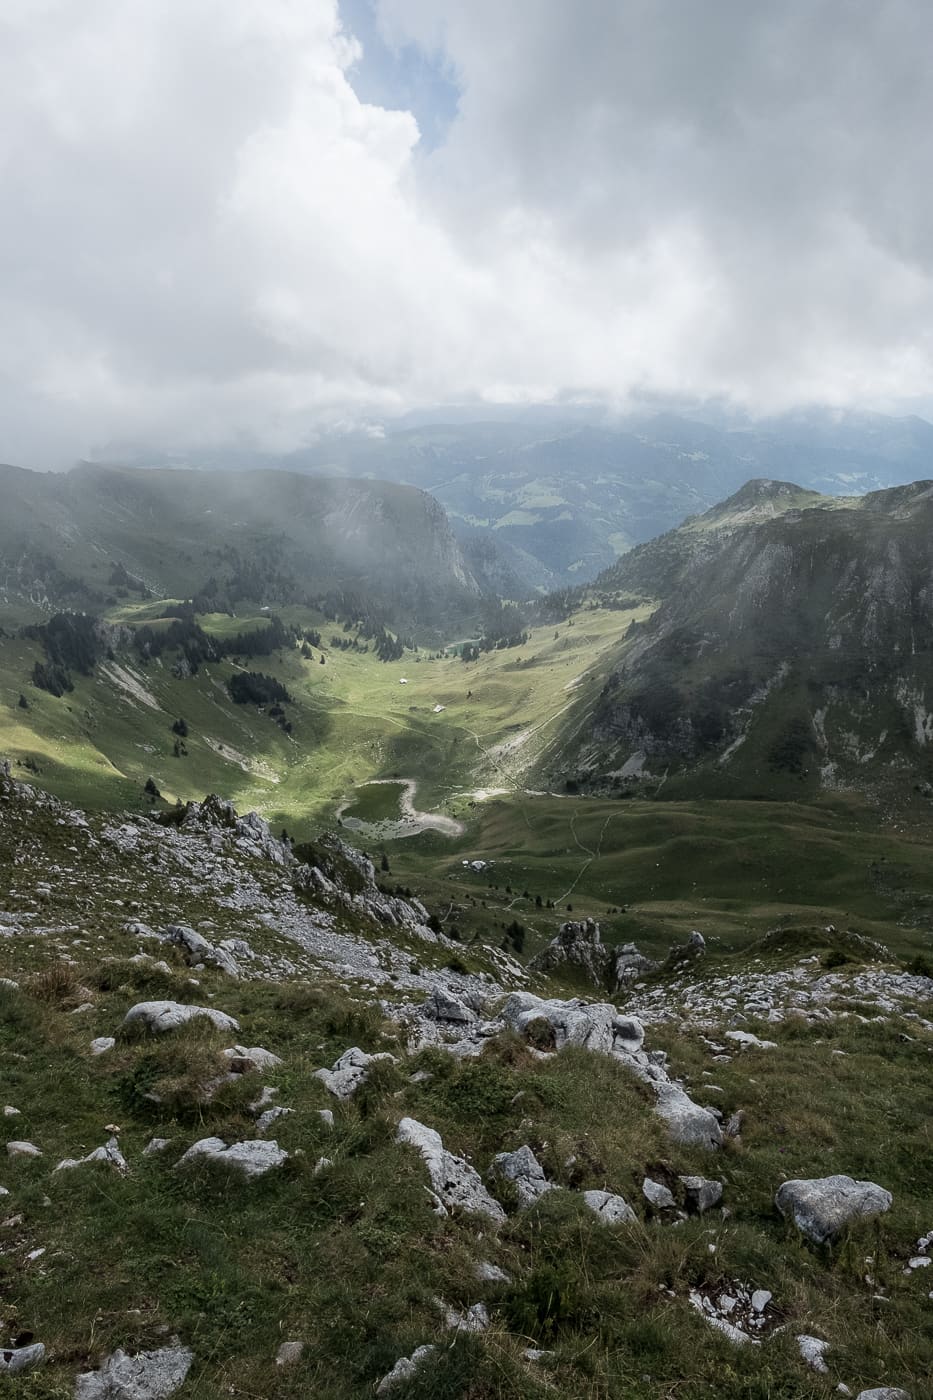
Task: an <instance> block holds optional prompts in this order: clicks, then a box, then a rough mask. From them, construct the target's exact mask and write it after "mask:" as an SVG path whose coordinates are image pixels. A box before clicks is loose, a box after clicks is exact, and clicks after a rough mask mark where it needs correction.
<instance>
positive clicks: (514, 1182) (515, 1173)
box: [490, 1144, 554, 1210]
mask: <svg viewBox="0 0 933 1400" xmlns="http://www.w3.org/2000/svg"><path fill="white" fill-rule="evenodd" d="M490 1173H491V1175H492V1176H494V1177H498V1178H499V1180H500V1181H507V1182H509V1183H511V1186H512V1188H513V1189H514V1191H515V1194H516V1196H517V1198H518V1208H519V1210H527V1209H528V1207H529V1206H533V1205H534V1204H535V1202H536V1201H539V1200H540V1199H541V1197H542V1196H543V1195H544V1194H545V1193H546V1192H547V1191H553V1190H554V1185H553V1183H552V1182H550V1181H548V1179H547V1177H546V1176H545V1175H544V1169H543V1167H542V1166H541V1163H540V1162H539V1161H538V1159H537V1157H536V1156H535V1154H534V1153H533V1152H532V1150H531V1148H530V1147H528V1146H527V1144H526V1145H525V1146H523V1147H518V1148H516V1150H515V1151H514V1152H499V1153H498V1154H497V1155H496V1156H495V1157H494V1158H493V1159H492V1166H491V1167H490Z"/></svg>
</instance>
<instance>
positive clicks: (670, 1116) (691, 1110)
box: [655, 1082, 722, 1148]
mask: <svg viewBox="0 0 933 1400" xmlns="http://www.w3.org/2000/svg"><path fill="white" fill-rule="evenodd" d="M655 1093H656V1094H657V1103H656V1105H655V1112H656V1113H657V1115H658V1117H659V1118H663V1119H664V1122H665V1123H666V1124H667V1130H668V1132H669V1133H670V1135H671V1137H672V1138H673V1140H674V1141H675V1142H679V1143H682V1144H683V1145H684V1146H687V1147H709V1148H715V1147H721V1146H722V1128H721V1127H720V1126H719V1119H718V1118H717V1117H716V1115H715V1113H712V1112H711V1111H710V1109H708V1108H701V1107H700V1105H699V1104H698V1103H694V1102H693V1099H691V1097H690V1095H689V1094H688V1093H686V1091H685V1090H683V1089H681V1087H680V1085H679V1084H671V1083H669V1082H666V1083H665V1082H662V1083H657V1084H655Z"/></svg>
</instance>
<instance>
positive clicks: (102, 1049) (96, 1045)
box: [90, 1035, 117, 1055]
mask: <svg viewBox="0 0 933 1400" xmlns="http://www.w3.org/2000/svg"><path fill="white" fill-rule="evenodd" d="M116 1043H117V1042H116V1040H115V1039H114V1037H113V1036H112V1035H99V1036H98V1037H97V1039H96V1040H92V1041H91V1046H90V1049H91V1054H92V1055H104V1054H106V1052H107V1051H108V1050H112V1049H113V1047H114V1046H115V1045H116Z"/></svg>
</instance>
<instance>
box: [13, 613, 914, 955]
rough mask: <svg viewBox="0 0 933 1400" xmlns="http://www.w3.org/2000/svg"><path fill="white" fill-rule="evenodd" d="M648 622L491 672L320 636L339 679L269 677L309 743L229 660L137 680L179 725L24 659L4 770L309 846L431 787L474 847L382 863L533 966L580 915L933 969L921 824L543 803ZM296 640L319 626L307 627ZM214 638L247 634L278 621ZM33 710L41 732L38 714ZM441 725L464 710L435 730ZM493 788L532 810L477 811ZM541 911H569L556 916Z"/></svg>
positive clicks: (296, 664) (824, 808) (422, 800)
mask: <svg viewBox="0 0 933 1400" xmlns="http://www.w3.org/2000/svg"><path fill="white" fill-rule="evenodd" d="M152 606H153V605H149V606H148V607H143V608H142V609H140V608H139V607H138V606H129V605H128V606H127V607H125V608H124V610H123V614H122V618H121V620H130V619H135V620H145V618H146V617H147V616H148V615H149V614H151V611H152ZM629 616H630V615H629V614H625V613H623V614H619V613H610V612H606V611H594V612H590V611H587V612H582V613H579V614H577V615H576V617H575V618H574V620H573V624H572V625H566V624H564V625H562V626H561V627H560V628H558V629H554V628H542V629H539V630H538V631H537V632H536V633H535V634H534V635H533V636H532V638H531V640H530V642H529V643H528V645H527V646H525V647H523V648H520V649H515V650H510V651H503V652H494V653H490V654H487V655H485V656H483V657H481V659H480V660H479V661H477V662H475V663H471V664H469V665H465V664H464V663H463V662H462V661H460V660H459V659H457V658H455V657H446V658H442V659H436V660H432V659H430V658H429V655H428V654H427V653H420V654H419V655H418V656H415V655H412V654H410V653H408V654H406V656H405V658H404V659H403V660H402V661H400V662H397V663H391V664H388V665H386V664H383V663H382V662H380V661H378V660H377V659H376V658H375V657H374V656H373V655H372V654H371V653H368V654H365V655H363V654H358V653H354V652H349V651H340V650H337V649H334V648H332V647H330V646H329V645H328V643H329V639H330V634H331V631H332V630H333V629H332V628H330V627H328V625H327V624H326V623H322V622H321V620H320V619H317V625H319V626H320V627H321V630H322V636H323V640H324V643H325V649H326V657H327V664H326V665H324V666H321V665H320V663H319V660H318V655H319V653H318V652H317V651H315V659H314V660H312V661H306V660H303V659H302V658H301V656H300V655H299V654H298V652H297V651H296V652H294V653H290V654H288V655H286V656H285V657H283V658H282V659H281V660H277V659H275V658H264V657H260V658H257V659H256V660H255V661H253V662H252V663H250V664H251V665H253V666H254V667H256V668H259V669H264V670H267V671H272V672H274V673H276V674H278V675H280V676H281V677H282V679H283V680H285V682H286V684H287V685H288V687H289V689H290V691H291V693H292V694H293V695H294V696H295V699H296V701H297V704H296V705H295V706H293V707H291V711H292V716H293V719H294V725H295V733H294V741H293V740H292V739H290V738H288V737H287V736H285V735H284V734H283V733H282V732H281V731H280V730H279V729H278V728H277V727H276V725H275V724H274V723H273V722H272V721H271V720H270V719H269V718H268V717H267V716H265V715H262V714H259V713H258V712H257V711H256V710H255V709H253V708H252V707H249V706H235V705H233V704H231V703H230V701H229V699H228V697H227V696H226V692H225V689H224V686H223V681H224V678H225V677H226V676H227V675H229V674H231V672H232V670H233V664H232V663H231V662H229V661H228V662H224V663H222V664H221V665H218V666H215V667H203V668H202V669H201V672H200V673H199V674H198V676H196V677H194V678H192V679H188V680H177V679H175V678H173V677H172V675H171V672H170V668H169V667H168V666H162V665H159V664H157V663H152V664H150V665H149V666H148V667H147V668H145V669H137V675H138V676H139V678H140V681H141V683H142V684H143V685H144V686H145V687H146V688H147V689H148V690H149V691H150V692H151V694H152V695H153V697H154V698H155V699H156V700H157V702H158V703H159V705H160V706H161V708H160V709H159V710H154V709H151V708H149V707H148V706H146V705H145V704H142V703H140V701H139V700H138V699H133V698H132V697H131V696H127V695H125V693H124V692H122V691H121V690H120V688H119V686H118V685H116V684H115V683H114V682H113V681H112V680H110V679H108V677H107V675H106V674H98V676H97V677H95V678H94V679H89V678H80V677H78V678H76V680H77V685H76V690H75V692H74V694H72V695H69V696H66V697H64V698H63V699H61V700H56V699H54V698H53V697H51V696H49V695H46V694H45V693H43V692H41V691H37V690H35V689H34V688H33V687H32V686H30V685H29V684H28V681H27V677H28V674H29V671H30V670H31V666H32V662H33V660H34V659H35V655H36V649H35V648H34V647H33V645H32V644H29V643H23V642H16V641H13V640H10V639H6V640H4V641H3V642H0V659H2V669H0V677H2V679H0V752H4V753H9V754H10V755H11V756H12V757H14V758H20V759H22V758H24V757H30V758H31V759H33V760H35V761H36V762H37V763H38V766H39V767H40V769H41V773H40V777H39V781H40V782H41V783H42V784H43V785H45V786H48V787H50V788H51V789H52V790H54V791H56V792H58V793H59V794H60V795H62V796H64V797H66V798H68V799H69V800H73V801H76V802H80V803H83V804H85V805H89V806H91V807H103V808H106V807H113V806H118V805H126V806H136V807H141V806H145V805H146V802H145V798H144V796H143V794H142V784H143V783H144V782H145V780H146V778H147V777H148V776H149V775H150V774H152V775H153V776H154V777H155V779H156V782H157V784H158V786H159V787H160V789H161V790H162V792H163V794H164V795H165V797H166V798H167V799H168V800H170V801H172V800H174V799H175V798H176V797H181V798H184V799H187V798H192V797H200V796H202V795H203V794H204V793H205V792H206V791H211V790H213V791H219V792H220V793H222V794H223V795H224V796H227V797H230V798H231V799H232V800H233V801H234V802H235V803H236V804H237V805H238V806H240V807H241V808H243V809H245V808H249V807H256V808H258V809H259V810H260V811H262V812H264V814H266V815H267V816H270V817H271V818H274V819H275V820H276V821H277V822H278V821H280V822H281V823H282V824H284V825H285V826H287V827H288V829H289V830H290V831H292V832H294V833H299V834H300V833H302V832H303V831H307V830H308V828H309V827H313V826H315V825H317V823H318V822H319V821H321V820H326V819H327V818H328V816H329V815H330V814H332V813H333V811H334V809H335V808H336V806H337V805H338V804H339V803H340V802H341V801H342V800H345V799H346V798H352V797H353V793H354V784H355V783H365V782H366V781H367V780H368V779H370V778H373V777H388V776H392V775H401V776H404V777H415V778H417V779H418V782H419V789H418V793H417V804H418V805H419V806H420V807H422V808H425V809H432V808H434V807H441V808H443V809H444V810H445V811H448V812H452V813H453V814H454V815H456V816H458V817H459V818H460V819H461V820H463V821H464V822H465V824H466V827H467V830H466V834H465V835H464V837H462V838H461V839H460V840H457V841H451V840H450V838H447V837H441V836H437V835H430V834H424V835H422V836H420V837H417V838H408V839H406V840H404V841H396V842H379V843H378V844H380V845H385V847H386V849H387V850H388V852H389V854H390V857H391V864H392V872H393V875H392V878H393V879H394V880H396V881H399V882H401V883H402V884H404V885H409V886H411V887H412V888H417V889H418V890H420V891H421V892H422V893H424V894H425V895H426V896H427V897H428V899H429V902H430V903H431V904H432V905H434V906H436V907H437V908H438V909H439V910H441V911H442V912H444V911H449V912H448V913H447V926H448V927H450V926H451V925H456V926H457V927H458V928H460V929H461V931H462V932H463V933H464V935H465V936H466V937H467V938H470V937H472V936H474V935H480V936H483V937H485V936H490V935H491V936H493V937H494V938H495V939H496V941H498V939H499V938H500V937H501V934H502V930H503V929H504V927H505V926H506V925H507V924H510V923H512V922H513V921H514V920H516V919H518V920H519V921H520V922H521V923H523V924H525V925H526V927H527V929H528V933H529V945H528V947H529V950H530V949H533V948H534V947H536V946H537V945H538V944H540V943H542V942H544V941H546V940H547V939H548V938H550V937H551V936H553V933H554V931H555V929H556V926H557V923H558V922H559V920H560V918H561V917H567V908H566V906H567V905H568V904H571V905H572V906H573V913H574V914H575V915H586V914H589V915H592V916H594V917H596V918H598V919H599V920H600V921H601V923H602V925H603V928H604V935H605V937H606V938H607V939H609V940H617V941H626V940H629V939H633V940H636V941H638V942H639V943H640V944H643V945H644V946H645V947H646V948H647V949H649V950H655V951H656V950H661V949H663V948H664V947H666V945H667V944H668V943H669V942H671V941H672V940H680V939H681V938H682V937H683V936H684V935H685V934H686V933H688V932H689V930H690V929H691V928H693V927H700V928H701V929H702V930H703V931H704V933H706V934H707V935H708V936H710V937H711V938H713V939H719V940H721V946H722V947H724V948H729V947H734V946H739V945H742V944H744V943H746V942H747V941H748V939H749V938H753V937H756V936H758V935H760V934H761V933H763V932H764V931H765V930H766V929H767V928H769V927H771V926H773V925H774V924H777V923H780V922H789V921H790V922H804V923H807V924H821V923H822V924H825V923H829V922H832V923H837V924H839V925H840V926H849V925H855V926H857V927H859V928H863V929H864V930H865V931H866V932H869V933H870V934H872V935H873V936H875V937H878V938H881V939H882V941H884V942H886V943H887V944H888V945H889V946H891V947H892V948H893V949H895V950H898V951H908V950H912V951H922V950H924V949H926V947H927V945H928V944H929V934H928V929H929V926H930V913H931V909H933V876H931V874H930V869H931V867H930V863H929V839H930V831H929V822H928V821H926V822H924V819H923V818H922V817H921V816H917V817H913V818H904V819H902V820H898V821H896V822H892V821H888V822H886V823H884V824H882V823H881V822H879V819H878V816H877V814H876V813H875V812H873V811H871V810H870V809H869V808H868V807H867V806H865V805H864V804H862V803H861V802H859V801H858V800H856V799H854V798H846V797H843V796H837V797H833V798H828V797H823V798H821V799H819V800H818V801H816V802H812V803H803V802H798V801H793V800H790V799H792V798H793V797H794V796H796V794H797V793H798V792H800V787H801V785H800V784H799V782H798V781H797V780H796V779H788V784H787V785H786V787H787V791H786V795H785V797H786V800H780V801H771V802H739V801H724V800H722V801H715V802H714V801H708V800H703V801H686V802H679V801H678V802H672V801H662V802H657V801H645V800H634V801H602V800H584V799H575V798H571V797H565V796H562V797H557V796H551V797H548V796H544V795H539V796H534V795H531V794H528V793H525V792H524V791H522V790H521V782H522V775H523V767H524V765H526V764H528V763H530V762H532V761H533V760H535V759H537V758H538V756H539V755H540V754H541V753H542V752H543V751H544V752H546V748H547V745H549V744H550V743H552V742H553V736H555V735H559V734H560V732H561V722H562V711H563V710H564V707H565V706H566V705H567V704H568V702H569V700H570V699H571V698H574V697H580V696H583V697H584V705H585V698H586V695H587V691H588V690H589V691H591V692H595V691H597V690H598V687H599V684H600V679H601V658H602V657H604V656H605V655H607V654H608V653H609V652H610V650H611V648H612V644H613V642H614V639H615V638H616V637H617V636H618V633H619V632H620V630H622V629H624V627H625V626H626V625H627V622H628V618H629ZM289 620H295V621H302V622H304V623H305V624H308V623H309V622H314V621H315V620H314V619H313V618H310V617H309V616H307V615H304V616H301V615H299V614H297V613H296V614H294V617H293V618H289ZM203 621H204V624H205V626H207V627H208V628H209V629H211V630H217V631H220V630H221V629H223V630H226V631H229V630H230V629H231V626H233V625H235V626H236V628H237V630H240V629H246V628H248V627H250V626H254V625H259V623H260V621H261V619H260V618H253V619H250V618H238V619H236V622H235V624H233V623H232V621H231V619H229V618H207V619H204V620H203ZM555 630H556V631H557V636H556V637H555ZM403 676H404V677H406V679H407V680H408V684H407V685H404V686H403V685H400V683H399V682H400V679H401V678H402V677H403ZM581 676H582V679H580V678H581ZM575 682H576V684H575ZM21 690H23V691H24V692H25V693H26V694H27V696H28V698H29V703H30V709H29V710H28V711H23V710H20V709H19V708H18V706H17V698H18V695H19V693H20V691H21ZM470 691H472V696H471V697H470V698H468V696H469V692H470ZM435 704H443V705H445V706H446V709H445V710H444V711H443V712H442V713H440V714H434V713H433V707H434V705H435ZM179 714H183V715H184V717H185V719H186V720H187V722H188V724H189V728H190V733H189V736H188V739H187V740H186V743H187V747H188V757H187V758H182V759H178V758H174V757H173V756H172V745H173V741H174V736H173V734H172V733H171V723H172V720H173V719H174V718H175V716H176V715H179ZM208 741H211V743H213V745H214V747H211V746H210V743H209V742H208ZM219 745H224V746H225V748H224V749H222V750H219V748H218V746H219ZM244 769H245V771H244ZM17 771H20V772H22V770H17ZM27 776H28V775H27ZM478 787H485V788H492V789H496V788H499V787H502V788H511V789H513V791H512V792H511V793H509V794H507V795H505V796H502V797H495V798H491V799H489V800H487V801H484V802H479V803H474V802H473V799H472V797H471V793H472V792H473V790H474V789H476V788H478ZM395 793H396V789H394V788H392V787H376V788H369V789H367V788H362V789H360V790H359V798H358V801H357V805H356V806H354V807H351V808H350V809H349V811H350V813H352V814H353V815H359V816H369V817H371V818H378V817H382V816H387V815H389V808H388V807H387V805H386V803H387V802H391V801H392V800H393V799H394V796H395ZM360 803H362V806H360ZM346 834H347V835H348V837H349V838H350V839H356V840H357V843H358V844H360V845H361V846H364V847H366V846H370V845H372V844H373V842H372V840H371V838H368V837H365V836H360V837H357V838H354V837H353V835H352V833H350V832H347V833H346ZM467 858H469V859H476V858H481V859H484V860H491V861H493V862H494V865H493V867H492V869H491V870H489V871H487V872H484V873H482V874H474V873H473V872H471V871H467V870H465V869H464V867H463V866H462V861H463V860H464V859H467ZM507 886H510V887H511V890H510V891H509V892H507V890H506V887H507ZM525 891H527V892H528V894H529V896H530V898H527V899H526V898H524V897H523V896H524V893H525ZM536 895H539V896H540V897H541V899H542V901H544V902H545V903H546V901H547V900H552V901H554V902H555V903H556V904H557V905H558V906H559V907H558V908H556V909H554V910H547V909H538V908H536V906H535V896H536ZM616 910H623V912H621V913H618V912H611V911H616Z"/></svg>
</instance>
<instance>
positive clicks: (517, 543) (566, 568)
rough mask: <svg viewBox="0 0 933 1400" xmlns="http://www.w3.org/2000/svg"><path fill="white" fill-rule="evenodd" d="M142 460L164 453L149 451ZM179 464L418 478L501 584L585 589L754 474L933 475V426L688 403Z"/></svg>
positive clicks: (861, 489) (849, 486)
mask: <svg viewBox="0 0 933 1400" xmlns="http://www.w3.org/2000/svg"><path fill="white" fill-rule="evenodd" d="M130 460H132V461H135V462H137V463H138V464H148V463H150V462H151V461H153V460H160V459H153V458H152V456H151V455H150V454H147V453H145V452H137V453H135V454H131V456H130ZM177 460H178V461H179V462H183V463H185V464H192V465H201V466H206V467H214V468H223V469H225V470H230V469H237V468H238V469H255V468H257V467H260V466H266V467H279V468H285V469H288V470H290V471H302V472H314V473H316V474H325V475H329V476H338V477H342V476H349V477H354V478H360V477H365V478H368V479H379V480H387V481H396V482H406V483H409V484H411V485H413V486H417V487H420V488H421V489H422V490H425V491H428V492H430V493H431V494H432V495H433V496H435V497H436V498H437V500H438V501H440V503H441V505H442V506H443V507H444V509H445V510H446V511H447V514H448V516H449V518H450V520H451V524H452V526H453V529H454V530H455V532H456V534H457V535H458V537H459V538H460V539H461V540H462V541H464V542H467V543H469V542H471V541H472V542H475V541H477V540H482V541H483V542H484V545H485V547H486V550H487V551H489V550H490V549H494V550H495V551H496V553H497V555H498V556H499V560H500V564H499V565H498V568H499V573H498V582H499V583H500V585H501V586H502V588H505V587H508V588H509V589H510V590H511V592H512V594H513V595H514V594H516V593H517V592H521V589H522V585H524V586H525V587H530V588H533V589H538V590H543V591H547V590H549V589H554V588H559V587H563V586H566V585H568V584H569V585H574V584H578V583H582V582H586V581H588V580H590V579H592V578H593V577H595V575H596V574H597V573H599V572H600V570H602V569H604V568H606V567H608V566H609V565H610V564H611V563H612V562H613V561H614V559H615V558H617V557H618V556H619V555H620V554H623V553H624V552H625V551H626V550H628V549H629V548H631V546H632V545H635V544H639V543H643V542H644V541H646V540H649V539H652V538H654V537H655V536H656V535H659V534H661V533H663V532H664V531H666V530H669V529H671V528H673V527H674V526H675V525H678V524H679V523H680V522H681V521H682V520H684V519H685V518H686V517H687V516H689V515H693V514H696V513H699V512H702V511H705V510H707V509H709V508H710V507H711V506H713V505H714V504H715V503H716V502H717V501H721V500H723V499H724V498H725V497H727V496H729V495H730V494H731V493H732V492H734V491H736V490H738V489H739V488H740V487H741V486H742V484H743V483H744V482H746V481H747V480H749V479H750V478H755V477H768V478H784V479H790V480H792V481H796V482H798V483H799V484H800V485H801V486H802V487H805V488H807V489H809V490H815V491H819V492H821V493H823V494H828V495H836V494H844V495H862V494H864V493H865V492H868V491H875V490H882V489H884V488H886V487H889V486H895V485H902V484H906V483H907V482H909V481H913V480H915V479H917V478H918V477H925V476H930V475H931V474H933V426H931V425H930V424H929V423H927V422H926V421H925V420H923V419H921V418H917V417H911V418H890V417H885V416H884V415H881V414H867V413H845V414H842V413H839V414H836V413H832V412H829V411H826V410H815V409H814V410H812V411H810V412H807V413H796V414H793V415H786V416H784V417H780V418H772V419H764V420H760V421H752V420H746V419H738V418H736V417H734V416H733V417H727V416H725V415H723V414H715V413H707V414H706V415H705V416H702V417H701V416H696V414H695V413H694V414H691V413H689V412H684V413H673V412H664V413H643V414H640V415H637V416H630V417H628V418H624V419H621V420H607V419H605V418H595V417H593V416H592V415H586V414H585V413H583V412H582V411H577V412H576V413H572V412H571V411H570V410H566V411H565V412H561V411H560V410H558V409H552V410H549V411H546V412H545V411H542V410H537V411H533V410H526V411H524V412H522V413H521V414H519V415H518V416H516V415H514V414H499V415H498V416H494V415H493V414H492V411H491V410H490V415H489V419H488V421H475V420H467V421H465V420H464V419H463V416H462V415H454V414H450V416H449V419H448V420H447V421H444V415H443V412H442V411H439V413H438V414H435V415H431V416H429V417H428V420H427V421H421V422H416V423H410V422H408V423H404V424H402V425H396V426H395V427H393V426H392V425H386V426H385V427H384V429H382V430H380V431H379V432H377V433H374V434H363V433H353V434H342V435H332V436H329V437H325V438H323V439H322V440H321V441H320V442H318V443H317V444H315V445H313V446H310V447H307V448H303V449H301V450H300V451H297V452H294V453H292V454H290V455H288V456H286V457H272V456H263V455H261V454H256V453H236V454H233V453H230V452H220V453H214V454H210V453H200V454H193V455H189V456H184V455H183V456H180V457H179V458H178V459H177ZM506 570H510V571H511V576H509V575H508V574H507V573H506V572H505V571H506ZM519 581H521V582H519ZM500 591H502V590H501V588H500Z"/></svg>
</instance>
